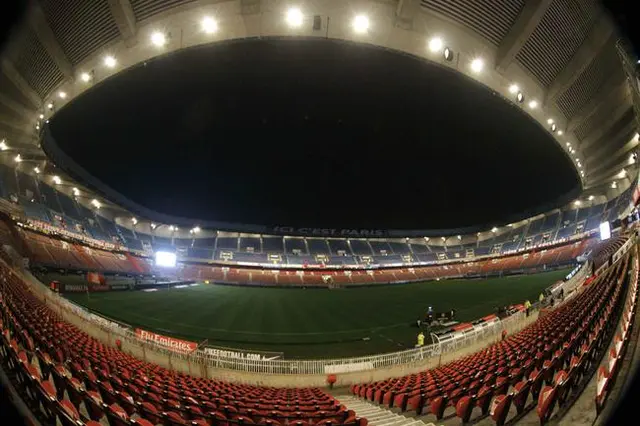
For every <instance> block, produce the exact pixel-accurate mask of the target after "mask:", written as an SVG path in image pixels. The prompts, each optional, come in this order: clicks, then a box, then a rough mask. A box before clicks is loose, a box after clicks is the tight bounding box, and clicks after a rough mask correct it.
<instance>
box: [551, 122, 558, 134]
mask: <svg viewBox="0 0 640 426" xmlns="http://www.w3.org/2000/svg"><path fill="white" fill-rule="evenodd" d="M556 130H558V126H557V125H556V123H553V124H552V125H551V131H552V132H554V133H555V131H556Z"/></svg>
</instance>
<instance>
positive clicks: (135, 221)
mask: <svg viewBox="0 0 640 426" xmlns="http://www.w3.org/2000/svg"><path fill="white" fill-rule="evenodd" d="M131 222H133V224H134V225H137V224H138V219H136V218H135V217H132V218H131Z"/></svg>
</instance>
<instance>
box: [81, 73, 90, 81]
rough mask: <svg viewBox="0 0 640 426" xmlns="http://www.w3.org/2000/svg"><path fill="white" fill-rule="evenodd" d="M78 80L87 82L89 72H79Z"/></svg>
mask: <svg viewBox="0 0 640 426" xmlns="http://www.w3.org/2000/svg"><path fill="white" fill-rule="evenodd" d="M80 80H82V81H84V82H85V83H88V82H89V81H91V74H89V73H88V72H83V73H82V74H80Z"/></svg>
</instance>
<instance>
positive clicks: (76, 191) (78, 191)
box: [72, 187, 80, 197]
mask: <svg viewBox="0 0 640 426" xmlns="http://www.w3.org/2000/svg"><path fill="white" fill-rule="evenodd" d="M72 191H73V195H75V196H76V197H77V196H79V195H80V190H79V189H78V188H75V187H74V188H73V189H72Z"/></svg>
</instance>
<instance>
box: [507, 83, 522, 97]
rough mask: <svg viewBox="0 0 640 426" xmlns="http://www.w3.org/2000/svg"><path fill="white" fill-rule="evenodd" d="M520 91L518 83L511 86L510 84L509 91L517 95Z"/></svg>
mask: <svg viewBox="0 0 640 426" xmlns="http://www.w3.org/2000/svg"><path fill="white" fill-rule="evenodd" d="M519 91H520V88H519V87H518V85H517V84H512V85H511V86H509V93H511V94H512V95H515V94H516V93H518V92H519Z"/></svg>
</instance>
